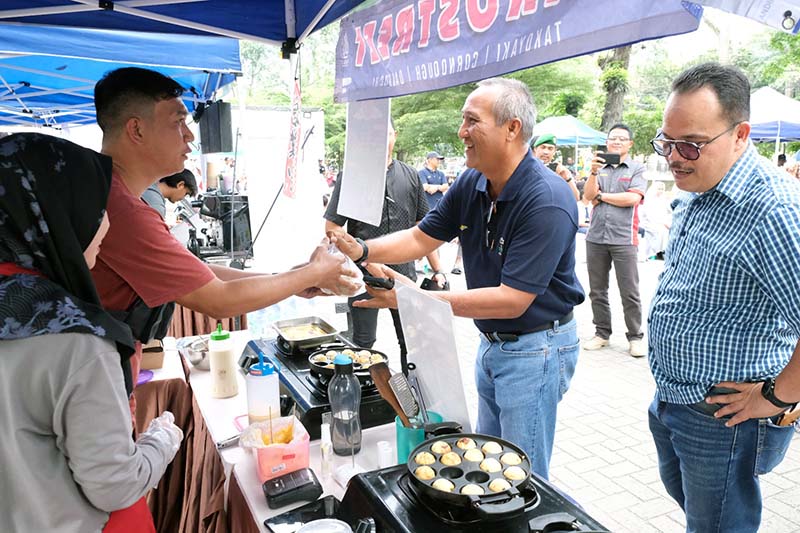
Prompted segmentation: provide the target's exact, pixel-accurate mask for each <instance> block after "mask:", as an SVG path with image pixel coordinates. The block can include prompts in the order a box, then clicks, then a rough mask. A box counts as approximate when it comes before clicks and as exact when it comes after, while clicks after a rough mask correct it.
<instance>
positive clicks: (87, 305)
mask: <svg viewBox="0 0 800 533" xmlns="http://www.w3.org/2000/svg"><path fill="white" fill-rule="evenodd" d="M110 187H111V159H110V158H108V157H106V156H104V155H101V154H98V153H96V152H94V151H92V150H89V149H87V148H83V147H80V146H78V145H76V144H73V143H71V142H69V141H66V140H63V139H59V138H57V137H51V136H48V135H41V134H38V133H18V134H15V135H10V136H8V137H5V138H2V139H0V343H2V341H3V340H11V339H23V338H27V337H33V336H37V335H49V334H55V333H89V334H91V335H96V336H98V337H103V338H104V339H108V340H111V341H114V342H115V343H116V346H117V350H118V351H119V353H120V364H121V365H122V367H123V374H124V375H125V388H126V389H127V390H128V392H129V393H130V391H131V390H132V389H133V387H132V382H131V372H130V361H129V359H130V356H131V355H132V354H133V352H134V343H133V337H132V336H131V332H130V329H128V327H127V326H126V325H125V324H123V323H122V322H119V321H118V320H115V319H114V318H112V317H111V315H109V314H108V313H107V312H106V311H105V310H104V309H103V308H102V307H101V305H100V298H99V297H98V295H97V290H96V289H95V286H94V282H93V281H92V277H91V274H90V272H89V269H88V267H87V266H86V261H85V259H84V257H83V251H84V250H85V249H86V248H87V247H88V246H89V244H90V243H91V242H92V239H93V238H94V235H95V233H97V230H98V228H99V227H100V222H101V221H102V218H103V214H104V213H105V207H106V202H107V200H108V193H109V190H110ZM3 272H5V274H3ZM0 352H2V350H0Z"/></svg>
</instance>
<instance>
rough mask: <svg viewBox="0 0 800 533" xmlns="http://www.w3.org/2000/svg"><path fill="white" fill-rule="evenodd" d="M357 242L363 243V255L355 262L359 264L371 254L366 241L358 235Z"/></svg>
mask: <svg viewBox="0 0 800 533" xmlns="http://www.w3.org/2000/svg"><path fill="white" fill-rule="evenodd" d="M356 242H357V243H358V244H360V245H361V257H359V258H358V259H356V260H355V261H353V262H354V263H355V264H357V265H360V264H361V263H363V262H364V261H366V260H367V256H368V255H369V248H368V247H367V243H366V242H364V239H360V238H358V237H356Z"/></svg>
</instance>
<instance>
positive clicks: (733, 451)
mask: <svg viewBox="0 0 800 533" xmlns="http://www.w3.org/2000/svg"><path fill="white" fill-rule="evenodd" d="M749 118H750V84H749V82H748V81H747V78H746V77H745V76H744V74H742V73H741V72H740V71H739V70H737V69H735V68H733V67H726V66H721V65H719V64H716V63H706V64H703V65H698V66H695V67H692V68H690V69H688V70H686V71H684V72H683V73H682V74H680V75H679V76H678V78H676V80H675V81H674V82H673V85H672V93H671V94H670V97H669V100H668V101H667V106H666V108H665V110H664V119H663V124H662V128H661V130H660V131H659V132H658V134H657V135H656V138H655V139H653V141H652V144H653V148H654V149H655V151H656V153H658V154H659V155H662V156H664V157H665V158H666V159H667V162H668V163H669V166H670V170H671V171H672V174H673V176H674V178H675V184H676V185H677V186H678V187H679V188H680V189H681V190H683V191H686V192H687V193H688V194H685V195H683V196H681V197H680V199H679V201H678V202H677V205H676V207H675V210H674V215H673V225H672V229H671V232H670V240H669V245H668V247H667V254H666V255H667V260H666V263H665V265H664V272H663V273H662V274H661V277H660V278H659V283H658V288H657V289H656V294H655V297H654V299H653V303H652V307H651V309H650V319H649V333H648V338H649V340H650V348H649V357H650V367H651V369H652V371H653V376H654V377H655V381H656V396H655V400H654V401H653V403H652V404H651V406H650V409H649V421H650V431H651V432H652V434H653V438H654V440H655V443H656V448H657V451H658V462H659V470H660V474H661V480H662V481H663V483H664V485H665V487H666V489H667V492H668V493H669V494H670V496H672V497H673V498H674V499H675V500H676V501H677V502H678V503H679V504H680V506H681V507H682V508H683V510H684V512H685V513H686V530H687V531H692V532H695V531H696V532H710V531H714V532H725V533H732V532H755V531H757V530H758V527H759V523H760V521H761V492H760V488H759V481H758V476H759V475H761V474H765V473H767V472H769V471H770V470H772V469H773V468H774V467H775V466H776V465H777V464H778V463H780V461H781V460H782V459H783V457H784V455H785V453H786V450H787V448H788V447H789V443H790V441H791V438H792V434H793V433H794V432H793V428H792V426H791V425H779V424H781V423H783V422H784V421H785V420H788V416H787V417H786V418H782V416H783V414H784V413H785V412H786V411H787V409H791V408H792V404H793V403H795V402H797V401H798V400H800V356H798V357H797V359H794V360H792V354H793V353H800V346H799V345H798V338H800V185H798V183H797V180H792V179H791V178H789V177H788V176H784V175H783V174H782V173H781V172H780V171H779V170H778V169H777V168H776V167H773V166H772V164H771V163H769V162H768V161H767V160H766V159H764V158H762V157H761V156H759V155H758V152H756V150H755V148H754V147H753V145H752V143H751V142H750V139H749V134H750V124H749V122H748V120H749Z"/></svg>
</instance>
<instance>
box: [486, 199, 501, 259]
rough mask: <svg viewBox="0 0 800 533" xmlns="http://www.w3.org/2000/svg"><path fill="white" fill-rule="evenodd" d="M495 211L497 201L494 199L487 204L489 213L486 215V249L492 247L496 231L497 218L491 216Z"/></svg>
mask: <svg viewBox="0 0 800 533" xmlns="http://www.w3.org/2000/svg"><path fill="white" fill-rule="evenodd" d="M496 212H497V202H496V201H494V202H492V203H491V204H490V205H489V215H488V216H487V217H486V241H485V243H486V247H487V248H488V249H490V250H491V249H493V248H494V237H495V233H497V218H498V217H494V218H493V217H492V215H494V214H495V213H496Z"/></svg>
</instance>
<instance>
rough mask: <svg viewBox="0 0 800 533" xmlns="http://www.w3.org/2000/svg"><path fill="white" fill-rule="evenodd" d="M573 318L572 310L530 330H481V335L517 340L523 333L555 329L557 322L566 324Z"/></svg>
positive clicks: (490, 340) (489, 338) (492, 340)
mask: <svg viewBox="0 0 800 533" xmlns="http://www.w3.org/2000/svg"><path fill="white" fill-rule="evenodd" d="M572 318H573V315H572V311H570V312H569V313H567V314H566V315H564V316H562V317H561V318H559V319H558V320H554V321H552V322H545V323H544V324H542V325H540V326H536V327H535V328H532V329H530V330H528V331H512V332H504V333H501V332H499V331H481V335H483V336H484V337H485V338H486V340H487V341H489V342H516V341H518V340H519V338H520V337H522V336H523V335H529V334H531V333H539V332H540V331H547V330H550V329H553V328H554V327H556V323H558V324H566V323H567V322H570V321H571V320H572Z"/></svg>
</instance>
